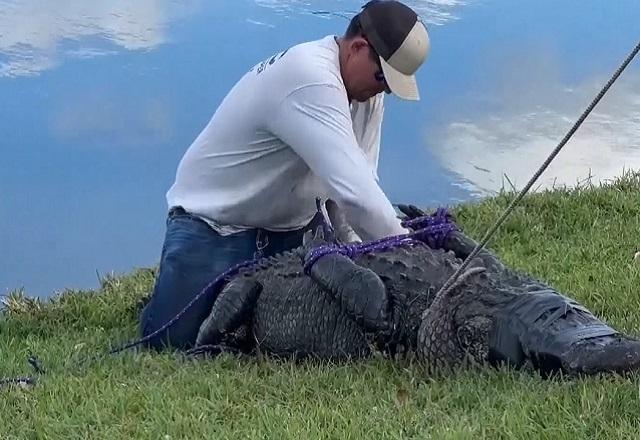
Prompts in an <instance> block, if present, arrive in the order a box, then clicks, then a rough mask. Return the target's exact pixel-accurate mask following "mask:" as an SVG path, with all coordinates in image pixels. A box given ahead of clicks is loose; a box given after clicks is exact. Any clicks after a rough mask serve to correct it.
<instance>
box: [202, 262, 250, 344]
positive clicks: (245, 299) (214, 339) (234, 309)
mask: <svg viewBox="0 0 640 440" xmlns="http://www.w3.org/2000/svg"><path fill="white" fill-rule="evenodd" d="M261 291H262V286H261V285H260V283H258V282H257V281H256V280H254V279H253V278H251V277H249V276H246V275H241V276H239V277H237V278H235V279H234V280H233V281H231V282H230V283H229V284H228V285H227V286H226V287H225V288H224V289H222V291H221V292H220V295H218V298H217V299H216V301H215V303H214V304H213V307H212V308H211V313H210V314H209V316H208V317H207V319H205V320H204V322H203V323H202V325H201V326H200V331H199V332H198V338H197V339H196V347H198V346H202V345H213V346H218V345H219V344H220V342H221V341H222V340H223V338H224V337H225V336H226V335H228V334H230V333H232V332H234V331H235V330H237V329H238V328H239V327H240V326H241V325H242V324H243V323H245V322H246V321H247V319H248V318H249V317H250V316H251V313H252V312H253V309H254V306H255V303H256V300H257V299H258V296H259V295H260V292H261Z"/></svg>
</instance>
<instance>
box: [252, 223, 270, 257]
mask: <svg viewBox="0 0 640 440" xmlns="http://www.w3.org/2000/svg"><path fill="white" fill-rule="evenodd" d="M267 246H269V236H268V235H267V234H266V232H265V231H263V230H262V229H258V232H257V233H256V251H255V252H254V253H253V258H254V259H255V260H257V259H259V258H262V257H263V256H264V252H263V250H264V249H265V248H266V247H267Z"/></svg>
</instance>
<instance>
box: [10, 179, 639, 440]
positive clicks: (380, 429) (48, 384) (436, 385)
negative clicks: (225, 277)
mask: <svg viewBox="0 0 640 440" xmlns="http://www.w3.org/2000/svg"><path fill="white" fill-rule="evenodd" d="M511 197H513V195H512V194H511V195H510V194H502V195H500V196H497V197H495V198H491V199H488V200H485V201H483V202H481V203H477V204H465V205H460V206H458V207H456V208H455V209H454V212H455V214H456V216H457V218H458V222H459V223H460V225H461V226H462V227H463V228H464V229H465V231H466V232H467V233H468V234H470V235H471V236H474V237H480V236H482V234H483V233H484V231H485V230H486V229H487V228H488V227H489V226H490V225H491V224H492V222H494V221H495V220H496V219H497V218H498V216H499V215H500V213H501V212H502V211H503V209H504V208H505V207H506V206H507V205H508V203H509V201H510V200H511ZM489 247H490V248H491V249H492V250H493V251H494V252H496V253H497V254H498V255H499V256H500V257H501V258H502V259H503V260H504V261H505V262H507V263H508V264H510V265H512V266H514V267H517V268H519V269H522V270H525V271H528V272H530V273H532V274H534V275H535V276H537V277H538V278H540V279H543V280H545V281H547V282H549V283H551V284H552V285H554V286H556V287H557V288H558V289H559V290H561V291H562V292H564V293H566V294H568V295H569V296H571V297H573V298H576V299H577V300H579V301H580V302H581V303H583V304H585V305H586V306H587V307H588V308H589V309H590V310H591V311H593V312H594V313H595V314H597V315H598V316H599V317H601V318H603V319H604V320H606V321H607V322H608V323H609V324H610V325H613V326H614V327H616V328H618V329H620V330H623V331H626V332H629V333H632V334H634V335H640V318H639V317H638V312H639V310H640V307H639V305H640V296H639V295H638V286H639V285H640V283H639V282H640V265H639V264H637V263H634V261H633V256H634V253H635V252H636V251H637V250H640V175H638V174H628V175H626V176H624V177H622V178H620V179H619V180H617V181H616V182H614V183H612V184H610V185H606V186H604V187H598V188H591V187H586V188H584V187H583V188H580V189H573V190H554V191H548V192H542V193H538V194H533V195H530V196H527V197H526V198H525V199H524V200H523V203H522V204H521V205H520V206H519V207H518V208H517V209H516V211H515V212H514V213H513V214H512V215H511V216H510V217H509V218H508V220H507V221H506V223H505V224H504V225H503V227H502V228H501V229H500V230H499V231H498V234H497V236H496V237H495V238H494V239H493V240H492V241H491V242H490V245H489ZM153 277H154V273H153V271H152V270H138V271H136V272H134V273H132V274H129V275H127V276H123V277H108V278H105V279H104V280H102V283H101V288H100V289H98V290H96V291H68V292H64V293H63V294H61V295H59V296H57V297H56V298H53V299H52V300H50V301H48V302H46V303H40V302H38V301H33V300H31V301H29V300H25V299H20V298H17V297H13V298H11V300H10V301H9V307H8V309H7V310H6V311H5V314H4V316H3V317H2V320H1V321H0V353H2V365H1V367H0V376H14V375H21V374H24V373H26V372H29V373H30V371H29V366H28V364H27V363H26V358H27V356H28V354H29V353H35V354H37V355H38V356H39V357H40V359H41V360H42V362H43V364H44V367H45V368H46V369H47V370H48V372H47V373H46V374H45V375H42V376H41V377H39V379H38V384H37V386H35V387H34V388H30V389H28V388H23V387H8V388H3V389H0V394H1V398H0V438H2V439H27V438H29V439H32V438H33V439H35V438H37V439H40V438H43V439H44V438H55V439H62V438H64V439H74V438H82V439H87V438H99V439H129V438H136V439H138V438H141V439H147V438H148V439H183V438H216V439H218V438H234V439H235V438H250V439H254V438H255V439H262V438H273V439H298V438H313V439H334V438H335V439H361V438H370V439H373V438H390V439H395V438H397V439H409V438H416V439H417V438H420V439H425V438H434V439H448V438H452V439H453V438H455V439H458V438H463V439H465V438H468V439H479V438H491V439H500V438H504V439H520V438H522V439H525V438H526V439H536V438H553V439H577V438H598V439H607V438H610V439H620V438H636V435H637V434H636V433H637V432H638V431H639V428H640V419H639V418H638V414H640V380H639V379H640V376H634V377H628V378H620V377H596V378H587V379H580V380H554V381H545V380H542V379H540V378H538V377H536V376H534V375H530V374H525V373H518V372H513V371H486V372H483V373H481V374H470V373H462V374H459V375H456V376H454V377H449V378H445V379H437V380H436V379H430V378H428V377H423V375H422V374H421V372H420V370H419V369H418V368H416V367H414V366H412V365H408V364H403V363H391V362H388V361H384V360H372V361H367V362H362V363H356V364H351V365H317V364H316V365H314V364H302V365H294V364H293V363H289V362H275V361H263V360H258V359H256V360H239V359H235V358H232V357H222V358H219V359H217V360H215V361H198V362H193V361H185V360H182V359H181V358H180V357H179V356H177V355H173V354H171V353H164V354H151V353H148V352H144V351H141V352H134V351H130V352H128V353H125V354H122V355H118V356H112V357H109V358H106V359H104V360H101V361H100V362H98V363H95V364H93V365H90V366H88V367H85V368H82V369H77V370H65V366H66V365H67V363H68V362H69V361H74V360H77V359H80V358H83V357H84V356H87V355H89V354H91V353H94V352H103V351H104V350H105V349H107V348H108V347H109V346H110V344H113V345H119V344H120V343H121V342H123V341H126V340H130V339H132V338H134V337H135V336H136V331H137V329H136V317H137V313H138V309H139V307H140V301H141V299H142V298H143V297H144V296H146V295H148V292H149V290H150V288H151V286H152V283H153Z"/></svg>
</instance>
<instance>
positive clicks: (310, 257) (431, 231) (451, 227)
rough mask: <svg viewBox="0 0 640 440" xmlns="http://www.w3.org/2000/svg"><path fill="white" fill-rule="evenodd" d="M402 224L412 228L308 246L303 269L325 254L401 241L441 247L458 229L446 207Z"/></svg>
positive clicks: (367, 249) (356, 251) (348, 252)
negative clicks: (364, 239) (353, 240)
mask: <svg viewBox="0 0 640 440" xmlns="http://www.w3.org/2000/svg"><path fill="white" fill-rule="evenodd" d="M401 225H402V226H403V227H409V228H412V229H414V231H412V232H410V233H408V234H401V235H394V236H391V237H384V238H381V239H378V240H375V241H369V242H365V243H358V244H343V245H336V244H329V245H322V246H318V247H316V248H314V249H312V250H310V251H309V252H308V253H307V255H306V256H305V259H304V273H306V274H307V275H308V274H309V272H310V271H311V267H313V265H314V264H315V263H316V261H318V259H320V258H321V257H323V256H325V255H328V254H341V255H344V256H346V257H348V258H351V259H353V257H355V256H356V255H362V254H365V253H368V252H373V251H383V250H387V249H392V248H395V247H398V246H403V245H408V246H414V245H417V244H422V243H426V244H427V245H428V246H429V247H431V248H436V249H437V248H442V247H444V241H445V239H446V238H447V236H448V235H449V234H450V233H451V232H453V231H455V230H458V229H459V228H458V227H457V225H456V224H455V223H454V222H453V216H452V215H451V214H449V213H448V212H447V210H446V209H445V208H438V210H437V211H436V212H435V213H434V214H431V215H428V216H422V217H417V218H414V219H412V220H406V221H403V222H401Z"/></svg>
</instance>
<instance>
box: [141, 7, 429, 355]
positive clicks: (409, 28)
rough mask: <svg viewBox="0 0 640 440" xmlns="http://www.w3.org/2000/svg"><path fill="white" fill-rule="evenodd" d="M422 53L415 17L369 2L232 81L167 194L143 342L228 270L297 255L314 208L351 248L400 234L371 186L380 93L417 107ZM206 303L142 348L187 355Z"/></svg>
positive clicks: (425, 43)
mask: <svg viewBox="0 0 640 440" xmlns="http://www.w3.org/2000/svg"><path fill="white" fill-rule="evenodd" d="M429 46H430V42H429V37H428V34H427V30H426V28H425V26H424V24H423V23H422V22H421V21H420V19H419V17H418V16H417V14H416V13H415V12H414V11H413V10H411V9H410V8H409V7H407V6H405V5H404V4H402V3H400V2H397V1H389V0H374V1H370V2H369V3H367V4H366V5H365V6H364V7H363V9H362V11H361V12H360V13H359V14H358V15H356V16H355V17H354V18H353V19H352V21H351V23H350V24H349V27H348V29H347V31H346V33H345V35H344V36H343V37H342V38H338V37H336V36H333V35H331V36H327V37H325V38H322V39H320V40H316V41H311V42H307V43H302V44H299V45H296V46H294V47H291V48H289V49H287V50H285V51H283V52H281V53H278V54H276V55H274V56H272V57H271V58H269V59H267V60H265V61H263V62H261V63H259V64H257V65H256V66H254V67H253V68H252V69H251V70H249V72H247V73H246V74H245V75H244V76H243V77H242V78H241V79H240V81H239V82H238V83H237V84H236V85H235V86H234V87H233V88H232V90H231V91H230V92H229V94H228V95H227V96H226V97H225V98H224V100H223V101H222V103H221V104H220V106H219V108H218V109H217V110H216V112H215V114H214V115H213V117H212V119H211V120H210V122H209V123H208V125H207V126H206V127H205V128H204V130H203V131H202V132H201V133H200V135H199V136H198V137H197V138H196V139H195V141H194V142H193V144H192V145H191V146H190V147H189V149H188V150H187V152H186V154H185V155H184V157H183V158H182V160H181V161H180V164H179V166H178V170H177V174H176V180H175V183H174V184H173V186H172V187H171V188H170V189H169V191H168V193H167V202H168V205H169V214H168V218H167V231H166V236H165V242H164V246H163V249H162V255H161V260H160V268H159V273H158V276H157V280H156V284H155V287H154V291H153V294H152V297H151V300H150V302H149V304H148V305H147V306H146V307H145V309H144V311H143V313H142V315H141V323H140V326H141V331H142V334H143V336H147V335H149V334H151V333H152V332H154V331H156V330H158V329H159V328H160V327H161V326H162V325H163V324H165V323H166V322H167V321H169V320H170V319H171V318H172V317H173V316H175V315H176V314H177V313H178V312H179V311H180V310H182V309H183V308H184V306H185V305H186V304H187V303H189V301H191V300H192V299H193V298H194V297H195V296H196V295H197V294H198V293H199V292H200V291H201V290H202V289H203V288H204V287H205V286H206V285H207V284H208V283H209V282H211V281H212V280H214V279H215V278H216V277H217V276H218V275H220V274H221V273H222V272H224V271H225V270H227V269H228V268H230V267H231V266H233V265H235V264H237V263H240V262H243V261H246V260H249V259H251V258H254V256H269V255H273V254H275V253H278V252H282V251H284V250H287V249H291V248H294V247H296V246H299V245H300V244H301V243H302V235H303V232H304V231H305V227H307V228H308V227H309V226H310V222H311V221H312V219H314V214H315V213H316V204H315V199H316V197H320V198H322V200H323V201H325V202H326V210H327V211H328V215H329V218H330V219H331V221H332V223H333V224H334V227H336V228H337V229H341V230H342V229H345V228H346V229H347V230H349V229H350V228H353V231H355V234H353V233H351V234H348V236H349V238H350V239H357V238H360V239H362V240H373V239H378V238H382V237H385V236H390V235H396V234H403V233H406V232H408V231H407V230H405V229H404V228H403V227H401V225H400V221H399V220H398V218H397V217H396V213H395V210H394V209H393V207H392V205H391V203H390V202H389V200H388V199H387V197H386V196H385V194H384V193H383V192H382V190H381V189H380V187H379V185H378V182H377V174H376V168H377V164H378V151H379V144H380V127H381V123H382V114H383V96H384V93H383V92H385V91H386V92H388V93H394V94H395V95H397V96H398V97H400V98H404V99H409V100H417V99H419V94H418V88H417V85H416V80H415V77H414V74H415V72H416V71H417V69H418V68H419V67H420V65H422V63H423V62H424V60H425V58H426V56H427V54H428V51H429ZM343 236H344V234H343ZM214 299H215V298H204V299H202V300H201V301H198V302H196V303H195V304H194V306H193V307H191V308H190V309H189V311H188V312H187V313H186V314H185V315H184V316H182V318H181V319H180V320H179V321H178V322H177V323H176V324H174V325H173V326H172V327H171V328H170V329H168V330H167V331H164V332H161V333H160V334H158V335H157V336H156V337H154V338H152V339H151V340H150V341H149V345H150V346H152V347H156V348H160V347H162V346H166V345H169V346H172V347H176V348H188V347H190V346H192V345H193V343H194V342H195V338H196V336H197V333H198V329H199V326H200V324H201V323H202V321H203V320H204V319H205V318H206V316H207V315H208V314H209V312H210V310H211V306H212V303H213V300H214Z"/></svg>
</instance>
